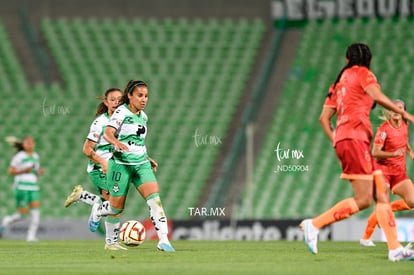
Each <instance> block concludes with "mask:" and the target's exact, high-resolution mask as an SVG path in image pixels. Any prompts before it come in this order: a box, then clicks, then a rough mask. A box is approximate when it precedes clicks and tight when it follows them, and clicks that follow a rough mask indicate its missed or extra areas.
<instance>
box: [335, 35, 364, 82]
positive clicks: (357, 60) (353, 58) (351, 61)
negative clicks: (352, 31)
mask: <svg viewBox="0 0 414 275" xmlns="http://www.w3.org/2000/svg"><path fill="white" fill-rule="evenodd" d="M345 56H346V58H347V59H348V63H347V64H346V65H345V67H343V68H342V70H341V72H340V73H339V74H338V76H337V77H336V80H335V84H334V87H335V86H336V84H337V83H338V82H339V80H340V79H341V76H342V74H343V72H344V71H345V70H346V69H348V68H351V67H352V66H354V65H359V66H363V67H367V68H368V69H369V65H370V64H371V58H372V54H371V50H370V49H369V47H368V45H366V44H363V43H354V44H352V45H350V46H348V48H347V50H346V55H345Z"/></svg>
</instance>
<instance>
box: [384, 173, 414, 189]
mask: <svg viewBox="0 0 414 275" xmlns="http://www.w3.org/2000/svg"><path fill="white" fill-rule="evenodd" d="M384 179H385V182H386V183H387V184H388V185H389V187H390V190H391V191H392V189H393V188H394V187H395V186H397V185H398V184H399V183H401V182H403V181H406V180H410V179H409V178H408V176H407V174H406V173H401V174H398V175H384Z"/></svg>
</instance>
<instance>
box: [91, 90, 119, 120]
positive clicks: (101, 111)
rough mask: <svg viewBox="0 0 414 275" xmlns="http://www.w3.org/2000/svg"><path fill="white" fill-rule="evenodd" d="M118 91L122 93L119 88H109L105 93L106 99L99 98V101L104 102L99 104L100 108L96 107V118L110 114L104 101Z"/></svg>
mask: <svg viewBox="0 0 414 275" xmlns="http://www.w3.org/2000/svg"><path fill="white" fill-rule="evenodd" d="M116 91H119V92H121V93H122V91H121V89H119V88H109V89H108V90H106V91H105V96H104V98H102V97H98V99H102V102H101V103H99V105H98V107H96V112H95V116H100V115H102V114H104V113H106V112H108V106H106V105H105V103H104V102H103V100H104V99H107V98H108V96H109V94H110V93H112V92H116Z"/></svg>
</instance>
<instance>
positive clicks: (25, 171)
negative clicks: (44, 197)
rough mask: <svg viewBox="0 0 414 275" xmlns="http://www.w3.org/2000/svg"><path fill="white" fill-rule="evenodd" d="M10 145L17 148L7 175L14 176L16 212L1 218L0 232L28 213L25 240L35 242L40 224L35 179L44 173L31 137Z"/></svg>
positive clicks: (38, 195) (38, 193) (15, 141)
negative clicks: (28, 219)
mask: <svg viewBox="0 0 414 275" xmlns="http://www.w3.org/2000/svg"><path fill="white" fill-rule="evenodd" d="M11 144H12V145H13V146H14V147H16V148H17V153H16V154H15V155H14V156H13V158H12V160H11V162H10V166H9V170H8V172H9V174H10V175H12V176H14V198H15V200H16V207H17V212H15V213H13V214H12V215H9V216H5V217H4V218H3V220H2V224H1V231H3V230H4V229H5V228H7V227H8V226H9V225H10V224H12V223H13V222H16V221H18V220H20V219H21V218H22V217H23V216H24V215H27V214H29V212H30V218H31V219H30V224H29V228H28V231H27V239H26V240H27V241H28V242H36V241H38V239H37V236H36V235H37V229H38V227H39V222H40V210H39V208H40V188H39V185H38V184H37V178H38V176H39V175H42V174H43V172H44V171H43V169H42V168H41V167H40V162H39V155H38V154H37V153H36V152H35V151H34V149H35V141H34V139H33V138H32V137H30V136H26V137H25V138H24V139H23V140H22V141H21V142H20V141H19V140H17V139H15V140H14V141H11Z"/></svg>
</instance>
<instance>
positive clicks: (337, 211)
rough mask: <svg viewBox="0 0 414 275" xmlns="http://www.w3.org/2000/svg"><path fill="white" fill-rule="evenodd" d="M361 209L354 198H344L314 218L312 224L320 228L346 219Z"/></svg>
mask: <svg viewBox="0 0 414 275" xmlns="http://www.w3.org/2000/svg"><path fill="white" fill-rule="evenodd" d="M358 211H359V208H358V205H357V204H356V202H355V200H354V198H347V199H344V200H342V201H340V202H338V203H337V204H335V205H334V206H333V207H332V208H331V209H329V210H327V211H325V212H324V213H322V214H321V215H319V216H317V217H315V218H313V219H312V224H313V225H314V226H315V227H316V228H318V229H320V228H322V227H324V226H326V225H328V224H331V223H334V222H337V221H340V220H343V219H346V218H348V217H350V216H351V215H353V214H355V213H357V212H358Z"/></svg>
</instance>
